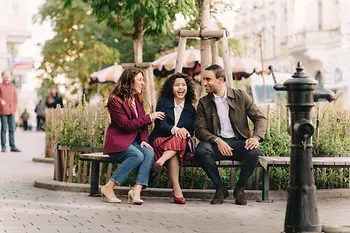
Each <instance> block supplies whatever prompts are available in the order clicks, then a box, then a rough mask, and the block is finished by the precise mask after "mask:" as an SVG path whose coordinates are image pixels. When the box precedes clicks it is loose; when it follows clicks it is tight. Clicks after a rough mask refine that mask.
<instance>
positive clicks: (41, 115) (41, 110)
mask: <svg viewBox="0 0 350 233" xmlns="http://www.w3.org/2000/svg"><path fill="white" fill-rule="evenodd" d="M34 111H35V113H36V130H37V131H41V130H43V126H44V124H45V105H44V103H43V101H42V100H41V99H40V100H39V103H38V104H37V105H36V106H35V110H34Z"/></svg>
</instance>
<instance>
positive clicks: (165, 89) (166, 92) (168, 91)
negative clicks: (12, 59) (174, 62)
mask: <svg viewBox="0 0 350 233" xmlns="http://www.w3.org/2000/svg"><path fill="white" fill-rule="evenodd" d="M178 78H183V79H185V82H186V85H187V93H186V96H185V101H186V102H187V103H191V104H193V103H194V102H195V101H196V93H195V90H194V85H193V82H192V80H191V79H190V78H189V76H188V75H187V74H182V73H179V72H178V73H175V74H173V75H171V76H170V77H169V78H168V79H167V80H166V81H165V83H164V84H163V86H162V89H161V90H160V94H159V98H160V97H166V98H174V91H173V85H174V82H175V80H176V79H178Z"/></svg>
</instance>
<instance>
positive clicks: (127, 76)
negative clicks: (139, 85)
mask: <svg viewBox="0 0 350 233" xmlns="http://www.w3.org/2000/svg"><path fill="white" fill-rule="evenodd" d="M139 73H141V74H142V76H143V77H145V75H144V73H143V71H142V70H141V69H139V68H136V67H128V68H126V69H125V70H124V71H123V73H122V74H121V75H120V77H119V79H118V81H117V84H116V86H115V88H114V89H113V91H112V92H111V94H110V95H109V98H108V103H109V102H110V101H111V100H112V99H113V97H115V96H118V97H119V98H121V99H122V100H124V101H125V102H126V103H127V104H128V105H130V106H131V100H132V97H134V98H135V99H137V100H138V101H140V102H141V103H143V97H142V94H136V95H135V96H132V92H133V83H134V80H135V77H136V75H138V74H139Z"/></svg>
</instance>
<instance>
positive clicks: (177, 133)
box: [175, 128, 189, 139]
mask: <svg viewBox="0 0 350 233" xmlns="http://www.w3.org/2000/svg"><path fill="white" fill-rule="evenodd" d="M188 134H189V133H188V131H187V129H186V128H181V129H177V130H176V131H175V136H176V137H178V138H181V139H186V138H187V135H188Z"/></svg>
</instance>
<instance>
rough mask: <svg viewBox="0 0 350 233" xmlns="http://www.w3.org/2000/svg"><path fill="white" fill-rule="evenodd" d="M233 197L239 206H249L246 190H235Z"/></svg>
mask: <svg viewBox="0 0 350 233" xmlns="http://www.w3.org/2000/svg"><path fill="white" fill-rule="evenodd" d="M233 197H234V198H235V199H236V200H235V203H236V204H237V205H247V198H246V196H245V193H244V189H242V188H235V190H234V191H233Z"/></svg>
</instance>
